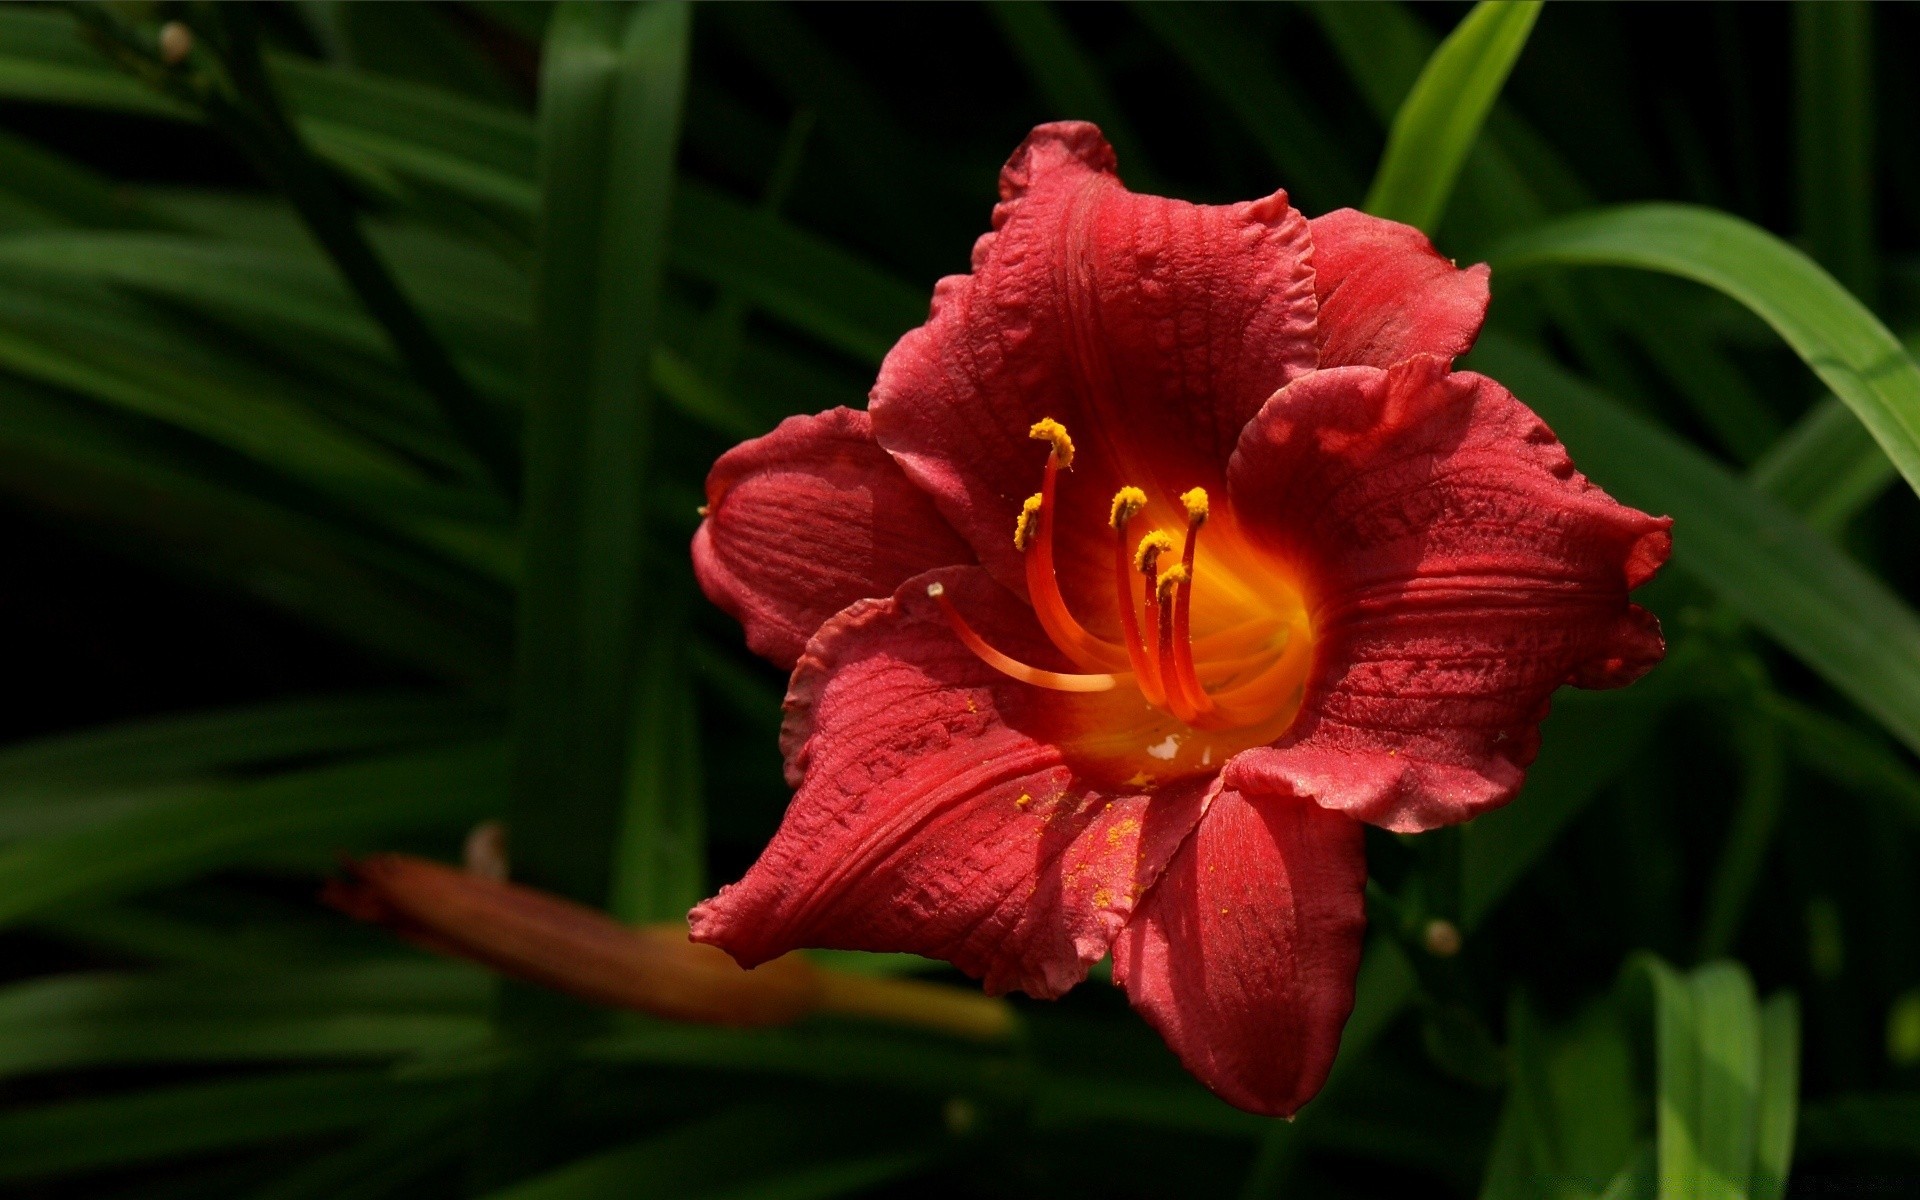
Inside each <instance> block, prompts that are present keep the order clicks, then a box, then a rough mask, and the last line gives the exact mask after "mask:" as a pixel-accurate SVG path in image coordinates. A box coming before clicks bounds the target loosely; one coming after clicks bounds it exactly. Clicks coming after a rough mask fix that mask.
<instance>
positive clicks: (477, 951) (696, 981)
mask: <svg viewBox="0 0 1920 1200" xmlns="http://www.w3.org/2000/svg"><path fill="white" fill-rule="evenodd" d="M348 870H349V871H350V872H351V873H352V876H353V878H352V879H351V880H350V881H335V882H332V883H329V884H328V885H327V888H326V891H325V893H324V894H323V898H324V899H325V900H326V901H327V903H329V904H331V905H333V906H334V907H335V908H338V909H340V910H341V911H342V912H344V913H347V914H348V915H349V916H353V917H357V918H359V919H360V920H362V921H372V922H375V923H377V924H381V925H385V926H387V927H388V928H390V929H392V930H393V931H394V932H396V933H398V934H400V935H401V936H402V937H404V938H407V939H408V940H409V941H412V942H415V943H417V944H419V945H422V946H425V947H427V948H428V949H430V950H436V951H439V952H441V953H444V954H454V955H458V956H459V957H461V958H470V959H473V960H474V961H476V962H479V963H481V964H483V965H485V966H488V967H492V968H493V969H494V970H496V971H499V972H500V973H501V974H503V975H511V976H513V977H514V978H516V979H525V980H528V981H529V982H532V983H538V984H543V985H545V986H547V987H550V988H553V989H555V990H557V991H562V992H567V993H569V994H571V995H575V996H579V997H580V998H581V999H583V1000H591V1001H593V1002H594V1003H596V1004H604V1005H608V1006H610V1007H614V1008H626V1009H633V1010H636V1011H638V1012H644V1013H651V1014H652V1015H654V1016H657V1017H665V1018H667V1019H669V1020H675V1021H699V1022H703V1023H707V1024H713V1025H785V1024H788V1023H790V1022H793V1021H797V1020H799V1019H800V1018H801V1017H803V1016H805V1015H806V1014H807V1013H809V1012H811V1011H813V1009H814V1008H815V1006H816V1004H817V1002H818V998H819V993H820V984H819V980H818V979H817V978H816V972H815V971H814V968H813V965H812V964H811V963H808V962H807V961H806V960H805V959H801V958H797V957H793V956H789V957H787V958H782V959H779V960H777V961H775V962H770V963H767V964H766V965H765V966H762V967H758V968H756V969H754V970H752V971H747V970H743V969H741V967H740V966H739V965H738V964H737V963H735V962H734V961H733V959H731V958H729V957H728V956H727V954H726V952H725V951H723V950H718V949H715V948H714V947H712V946H700V945H695V944H694V943H693V942H690V941H688V940H687V931H686V927H685V926H679V925H676V926H666V927H662V926H649V927H642V928H638V929H635V928H632V927H629V926H626V925H622V924H621V923H620V922H618V921H616V920H614V919H613V918H612V917H609V916H608V915H606V914H605V913H603V912H599V911H598V910H595V909H591V908H588V907H586V906H585V905H582V904H575V903H573V902H572V901H570V900H564V899H562V898H560V897H559V896H553V895H549V894H547V893H545V892H540V891H536V890H534V889H533V888H529V887H522V886H520V885H519V884H515V883H503V882H500V881H498V880H493V879H487V878H484V877H481V876H478V875H472V874H469V873H467V872H465V871H457V870H455V869H453V868H452V867H447V866H442V865H441V864H439V863H436V862H430V861H428V860H426V859H424V858H415V857H413V856H411V855H406V854H376V855H373V856H372V857H370V858H365V859H362V860H360V861H359V862H356V863H352V864H350V865H349V867H348Z"/></svg>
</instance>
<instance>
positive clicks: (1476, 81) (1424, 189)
mask: <svg viewBox="0 0 1920 1200" xmlns="http://www.w3.org/2000/svg"><path fill="white" fill-rule="evenodd" d="M1539 15H1540V4H1539V2H1538V0H1480V3H1479V4H1476V5H1475V6H1474V8H1473V11H1472V12H1470V13H1468V14H1467V16H1466V19H1465V20H1463V21H1461V22H1460V25H1459V27H1458V28H1457V29H1455V30H1454V31H1453V32H1452V33H1451V34H1449V35H1448V36H1447V39H1446V41H1444V42H1442V43H1440V48H1439V49H1438V50H1436V51H1435V52H1434V54H1433V57H1432V58H1431V59H1429V60H1428V61H1427V66H1426V69H1425V70H1423V71H1421V72H1420V78H1419V79H1418V80H1417V81H1416V82H1415V83H1414V85H1413V90H1412V92H1410V93H1409V94H1408V95H1407V98H1406V100H1405V101H1404V102H1402V104H1401V105H1400V111H1399V113H1398V114H1397V115H1396V116H1395V117H1394V119H1393V128H1392V130H1391V131H1389V133H1388V135H1387V149H1386V153H1385V154H1384V155H1382V156H1381V159H1380V168H1379V170H1378V172H1376V173H1375V175H1374V177H1373V187H1372V188H1371V190H1369V191H1368V193H1367V201H1366V206H1365V207H1366V210H1367V211H1368V212H1370V213H1372V214H1374V215H1375V216H1379V217H1386V218H1387V219H1389V220H1393V221H1404V222H1406V223H1407V224H1409V225H1414V226H1417V227H1419V228H1421V229H1424V230H1426V231H1427V232H1429V233H1431V232H1433V230H1434V229H1435V228H1436V227H1437V226H1438V225H1439V223H1440V215H1441V214H1442V213H1444V212H1445V211H1446V208H1447V200H1448V198H1449V197H1450V196H1451V195H1452V194H1453V184H1454V180H1456V179H1457V178H1459V175H1460V169H1461V167H1463V166H1465V165H1466V161H1467V155H1468V153H1469V152H1470V151H1471V150H1472V149H1473V144H1474V142H1475V141H1476V140H1478V139H1479V136H1480V126H1481V123H1482V122H1484V121H1485V120H1486V119H1487V114H1488V113H1489V112H1490V111H1492V109H1493V102H1494V99H1495V98H1496V97H1498V96H1499V94H1500V89H1501V87H1503V86H1504V85H1505V84H1506V82H1507V74H1508V72H1510V71H1512V70H1513V64H1514V63H1515V62H1516V61H1517V60H1518V59H1519V57H1520V51H1521V50H1522V49H1523V48H1524V47H1525V46H1526V44H1527V35H1528V34H1530V33H1532V32H1533V23H1534V21H1535V19H1536V18H1538V17H1539Z"/></svg>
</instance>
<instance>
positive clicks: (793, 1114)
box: [488, 1101, 932, 1200]
mask: <svg viewBox="0 0 1920 1200" xmlns="http://www.w3.org/2000/svg"><path fill="white" fill-rule="evenodd" d="M873 1122H874V1117H873V1114H872V1113H870V1112H860V1113H857V1114H856V1113H855V1112H851V1111H848V1110H846V1109H845V1108H842V1107H839V1106H833V1105H822V1106H817V1107H813V1108H811V1109H804V1108H803V1109H796V1108H795V1107H793V1106H792V1105H784V1104H778V1103H771V1102H765V1101H757V1102H749V1103H746V1104H741V1105H738V1106H736V1107H733V1108H729V1109H726V1110H723V1111H721V1112H719V1113H716V1114H714V1115H712V1116H708V1117H702V1118H699V1119H697V1120H694V1121H690V1122H687V1123H685V1124H682V1125H679V1126H677V1127H675V1128H673V1129H670V1130H668V1131H666V1132H665V1133H657V1134H653V1135H651V1136H649V1137H646V1138H643V1139H641V1140H640V1141H637V1142H634V1143H632V1144H630V1145H627V1146H622V1147H620V1148H619V1149H616V1150H609V1151H606V1152H605V1153H602V1154H598V1155H595V1156H593V1157H591V1158H586V1159H582V1160H580V1161H578V1162H574V1163H571V1164H569V1165H567V1166H564V1167H561V1168H560V1169H558V1170H556V1171H552V1172H549V1173H548V1174H545V1175H542V1176H539V1177H538V1178H535V1179H531V1180H528V1181H526V1182H524V1183H521V1184H517V1185H515V1186H513V1187H509V1188H507V1189H505V1190H503V1191H499V1192H494V1193H492V1194H491V1195H490V1196H489V1197H488V1200H622V1198H624V1197H628V1196H631V1195H633V1194H634V1190H635V1189H636V1188H637V1187H638V1188H645V1189H646V1190H648V1191H650V1192H653V1193H655V1194H658V1195H672V1196H676V1197H683V1198H684V1200H723V1198H724V1200H755V1198H765V1200H772V1198H773V1197H781V1198H782V1200H803V1198H807V1197H816V1196H819V1197H825V1196H836V1195H843V1194H847V1193H849V1192H853V1191H858V1190H864V1189H865V1188H868V1187H871V1186H873V1185H875V1184H878V1183H882V1182H884V1181H886V1180H889V1179H893V1178H898V1177H899V1176H901V1175H905V1174H908V1173H910V1172H911V1171H913V1170H914V1169H915V1168H917V1167H919V1166H921V1165H922V1164H923V1163H925V1162H926V1161H927V1159H928V1157H929V1153H928V1151H929V1149H930V1146H929V1145H924V1144H923V1145H921V1146H914V1145H912V1144H911V1142H910V1141H909V1142H908V1145H907V1146H904V1147H903V1146H902V1145H900V1144H899V1142H898V1141H895V1142H894V1143H893V1144H892V1145H885V1144H881V1145H875V1144H873V1143H874V1142H876V1141H878V1140H879V1139H878V1138H876V1137H875V1132H877V1131H872V1130H871V1128H870V1127H871V1126H872V1124H873ZM898 1123H899V1122H898V1121H897V1120H894V1121H884V1122H882V1123H881V1124H882V1126H883V1127H884V1126H886V1125H893V1124H898ZM863 1127H867V1128H863ZM928 1132H929V1133H930V1132H931V1131H928ZM889 1140H891V1139H889ZM901 1140H903V1141H905V1140H907V1139H901ZM921 1140H922V1141H923V1143H930V1142H931V1140H932V1139H931V1138H930V1137H928V1136H927V1135H926V1134H923V1135H922V1138H921ZM862 1143H866V1145H862ZM823 1159H824V1160H826V1161H822V1160H823Z"/></svg>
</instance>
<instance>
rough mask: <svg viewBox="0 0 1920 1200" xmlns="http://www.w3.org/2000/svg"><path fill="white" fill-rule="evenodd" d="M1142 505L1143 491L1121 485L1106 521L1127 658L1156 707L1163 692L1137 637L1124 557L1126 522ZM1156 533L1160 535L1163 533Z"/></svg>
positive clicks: (1155, 664) (1154, 664)
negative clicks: (1109, 527) (1110, 531)
mask: <svg viewBox="0 0 1920 1200" xmlns="http://www.w3.org/2000/svg"><path fill="white" fill-rule="evenodd" d="M1146 506H1147V494H1146V493H1145V492H1143V491H1141V490H1140V489H1139V488H1137V487H1123V488H1121V489H1120V490H1119V491H1118V492H1116V493H1114V497H1113V510H1112V515H1111V516H1110V517H1109V518H1108V520H1109V521H1110V522H1111V523H1112V525H1113V531H1114V540H1113V590H1114V597H1115V599H1116V601H1117V602H1118V603H1119V605H1120V624H1121V627H1122V630H1123V632H1124V633H1125V636H1126V639H1127V661H1128V662H1130V663H1132V664H1133V674H1134V678H1135V679H1136V680H1137V681H1138V682H1139V686H1140V694H1141V695H1142V696H1144V697H1145V698H1146V701H1147V703H1148V704H1151V705H1153V706H1154V707H1155V708H1159V707H1160V706H1161V705H1163V704H1165V703H1166V694H1165V693H1164V692H1162V691H1161V690H1160V673H1159V669H1158V668H1159V663H1158V662H1157V661H1156V660H1155V658H1154V655H1153V648H1152V647H1151V646H1149V645H1148V644H1147V643H1146V642H1145V641H1143V640H1142V639H1141V636H1140V618H1139V617H1138V616H1137V615H1136V614H1135V612H1134V607H1133V572H1132V571H1130V570H1128V569H1127V568H1128V565H1129V564H1128V559H1129V558H1131V557H1132V556H1131V555H1129V554H1128V553H1127V523H1128V522H1129V521H1131V520H1133V518H1134V517H1136V516H1138V515H1139V514H1140V510H1141V509H1143V508H1145V507H1146ZM1156 532H1157V531H1156ZM1160 536H1161V537H1163V538H1164V537H1165V536H1166V535H1165V534H1161V535H1160ZM1143 548H1144V546H1143ZM1148 590H1149V591H1151V590H1152V589H1148Z"/></svg>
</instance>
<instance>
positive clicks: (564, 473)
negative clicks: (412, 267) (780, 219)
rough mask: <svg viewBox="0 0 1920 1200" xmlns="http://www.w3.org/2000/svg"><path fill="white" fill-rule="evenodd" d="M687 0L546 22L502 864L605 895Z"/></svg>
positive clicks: (623, 764)
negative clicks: (529, 400) (521, 569)
mask: <svg viewBox="0 0 1920 1200" xmlns="http://www.w3.org/2000/svg"><path fill="white" fill-rule="evenodd" d="M688 41H689V13H688V10H687V8H686V7H685V6H684V5H682V4H662V5H652V6H643V7H638V8H634V9H632V10H628V9H624V8H617V7H613V6H606V5H594V4H575V5H569V6H567V7H565V8H563V9H561V10H560V12H559V13H557V14H556V16H555V18H554V24H553V30H552V33H551V34H550V36H549V42H548V47H547V60H546V66H545V72H544V81H543V91H542V95H541V137H542V147H541V153H542V156H543V158H542V164H543V168H542V169H543V172H544V178H543V182H542V195H543V209H542V216H541V235H540V269H539V274H538V277H537V280H536V291H535V313H536V329H535V342H534V347H535V349H534V362H535V366H534V377H535V386H534V405H533V407H532V409H531V410H530V412H529V420H528V427H527V438H528V447H527V456H526V457H527V464H528V467H527V469H528V477H527V512H526V519H525V538H526V569H525V574H524V578H523V580H522V587H521V609H520V639H519V657H518V662H517V666H516V694H515V708H514V721H515V731H514V758H513V779H514V782H513V802H512V804H511V806H510V809H509V812H510V821H511V824H512V828H513V836H514V865H515V870H516V873H517V874H521V875H523V876H524V877H525V878H526V879H527V880H529V881H530V882H534V883H537V884H539V885H541V886H544V887H547V888H550V889H552V890H555V891H558V892H561V893H563V894H566V895H570V896H573V897H575V898H577V899H581V900H584V901H587V902H589V903H594V904H603V903H605V902H606V900H607V896H608V889H609V886H610V884H611V873H612V864H611V854H610V848H611V846H612V845H613V843H614V839H615V837H616V834H617V830H618V826H619V820H620V813H621V809H622V800H623V795H622V792H623V785H624V782H625V779H626V776H627V766H628V747H629V744H630V740H631V736H632V726H631V719H632V709H631V707H630V705H631V703H632V699H631V697H632V686H633V673H634V664H635V661H636V658H637V656H638V652H639V647H640V641H641V639H640V628H639V625H640V622H641V621H642V620H643V619H644V613H643V609H642V605H643V604H647V603H649V599H648V597H647V596H646V592H645V589H643V587H642V577H643V574H645V573H646V567H645V555H646V537H645V514H644V497H645V494H646V480H647V469H648V460H649V457H650V451H651V446H650V421H649V416H650V413H649V407H648V403H647V401H648V367H649V363H650V361H651V352H652V343H653V340H654V339H655V338H656V337H657V336H658V331H657V328H656V321H657V314H658V312H659V287H660V280H661V275H662V272H663V269H664V266H665V258H666V253H665V243H666V235H667V230H668V227H669V226H668V205H669V203H670V199H671V187H672V181H673V165H674V153H675V148H676V146H677V145H678V141H679V127H680V106H681V99H682V94H683V91H684V86H685V72H686V62H687V53H688Z"/></svg>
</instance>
